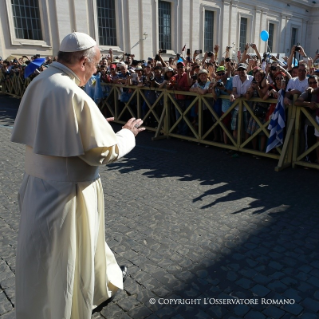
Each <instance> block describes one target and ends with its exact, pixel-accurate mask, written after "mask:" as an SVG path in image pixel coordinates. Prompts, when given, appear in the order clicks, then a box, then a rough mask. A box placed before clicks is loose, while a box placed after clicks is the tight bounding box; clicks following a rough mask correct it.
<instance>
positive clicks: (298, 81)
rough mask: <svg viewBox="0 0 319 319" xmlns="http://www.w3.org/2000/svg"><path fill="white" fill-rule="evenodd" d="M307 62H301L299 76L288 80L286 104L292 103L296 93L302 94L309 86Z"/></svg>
mask: <svg viewBox="0 0 319 319" xmlns="http://www.w3.org/2000/svg"><path fill="white" fill-rule="evenodd" d="M306 75H307V64H305V63H301V64H299V66H298V77H295V78H291V79H290V80H289V82H288V85H287V88H286V93H285V98H284V103H285V105H292V99H293V96H294V94H297V95H300V94H301V93H302V92H304V91H305V90H306V89H307V87H308V80H307V77H306Z"/></svg>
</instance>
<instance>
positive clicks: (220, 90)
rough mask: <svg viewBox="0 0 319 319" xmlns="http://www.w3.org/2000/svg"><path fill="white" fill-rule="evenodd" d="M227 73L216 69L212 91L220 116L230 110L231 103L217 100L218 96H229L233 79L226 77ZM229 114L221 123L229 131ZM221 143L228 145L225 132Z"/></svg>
mask: <svg viewBox="0 0 319 319" xmlns="http://www.w3.org/2000/svg"><path fill="white" fill-rule="evenodd" d="M227 75H228V72H226V69H225V67H224V66H219V67H218V68H217V69H216V80H217V82H216V86H215V90H214V91H213V95H214V94H216V97H215V98H216V99H217V101H218V100H220V101H219V102H220V103H221V115H223V114H224V113H226V112H227V111H228V109H229V108H230V106H231V104H232V102H231V101H230V100H229V99H228V98H227V99H222V98H219V96H220V95H230V94H231V93H232V90H233V78H232V77H228V76H227ZM231 117H232V116H231V112H229V113H228V114H227V115H226V116H225V117H224V119H223V120H222V122H223V123H224V124H225V126H226V128H227V129H230V121H231ZM223 141H224V143H225V144H228V136H227V134H226V132H225V131H223Z"/></svg>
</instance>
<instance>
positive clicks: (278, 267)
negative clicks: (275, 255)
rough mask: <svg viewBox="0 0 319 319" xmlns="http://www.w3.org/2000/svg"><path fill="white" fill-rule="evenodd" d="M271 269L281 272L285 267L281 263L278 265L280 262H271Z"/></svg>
mask: <svg viewBox="0 0 319 319" xmlns="http://www.w3.org/2000/svg"><path fill="white" fill-rule="evenodd" d="M269 267H271V268H274V269H276V270H281V269H282V267H283V265H282V264H280V263H278V262H276V261H271V262H270V263H269Z"/></svg>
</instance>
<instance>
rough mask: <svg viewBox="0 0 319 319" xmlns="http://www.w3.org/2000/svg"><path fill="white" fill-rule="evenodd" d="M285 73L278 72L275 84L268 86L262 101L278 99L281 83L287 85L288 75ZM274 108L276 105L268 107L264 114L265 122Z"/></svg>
mask: <svg viewBox="0 0 319 319" xmlns="http://www.w3.org/2000/svg"><path fill="white" fill-rule="evenodd" d="M287 73H288V72H287ZM287 73H284V72H281V71H279V72H277V73H276V74H275V83H272V84H269V86H268V92H266V94H265V95H264V97H263V100H267V99H277V98H278V97H279V93H278V92H279V90H281V86H282V81H284V82H285V83H288V81H289V79H290V74H289V73H288V74H289V76H288V74H287ZM275 108H276V103H272V104H270V105H269V108H268V111H267V114H266V121H268V120H270V119H271V116H272V114H273V113H274V110H275Z"/></svg>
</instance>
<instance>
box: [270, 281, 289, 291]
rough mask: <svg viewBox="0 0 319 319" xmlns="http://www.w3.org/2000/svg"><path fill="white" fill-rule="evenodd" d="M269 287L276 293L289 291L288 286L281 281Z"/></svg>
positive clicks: (272, 283)
mask: <svg viewBox="0 0 319 319" xmlns="http://www.w3.org/2000/svg"><path fill="white" fill-rule="evenodd" d="M267 287H268V288H269V289H271V290H274V291H276V292H284V291H285V290H286V289H287V286H286V285H284V284H283V283H282V282H281V281H279V280H275V281H273V282H271V283H270V284H268V285H267Z"/></svg>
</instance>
